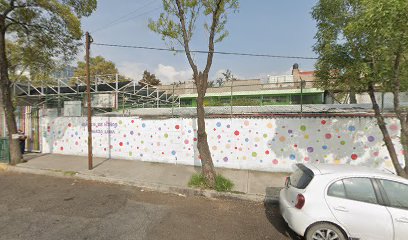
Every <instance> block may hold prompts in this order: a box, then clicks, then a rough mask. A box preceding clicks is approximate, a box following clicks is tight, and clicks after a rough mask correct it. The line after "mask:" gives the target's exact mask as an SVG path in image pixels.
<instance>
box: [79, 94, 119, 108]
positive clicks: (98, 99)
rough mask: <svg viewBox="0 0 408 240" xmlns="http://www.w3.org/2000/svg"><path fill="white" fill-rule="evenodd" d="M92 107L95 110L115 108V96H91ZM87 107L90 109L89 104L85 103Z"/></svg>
mask: <svg viewBox="0 0 408 240" xmlns="http://www.w3.org/2000/svg"><path fill="white" fill-rule="evenodd" d="M91 97H92V98H91V101H92V102H91V104H92V107H95V108H114V107H115V94H114V93H103V94H93V95H92V96H91ZM85 107H88V102H86V101H85Z"/></svg>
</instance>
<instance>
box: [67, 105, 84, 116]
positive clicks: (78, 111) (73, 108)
mask: <svg viewBox="0 0 408 240" xmlns="http://www.w3.org/2000/svg"><path fill="white" fill-rule="evenodd" d="M64 116H65V117H80V116H82V102H81V101H64Z"/></svg>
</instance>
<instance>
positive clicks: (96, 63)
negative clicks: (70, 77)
mask: <svg viewBox="0 0 408 240" xmlns="http://www.w3.org/2000/svg"><path fill="white" fill-rule="evenodd" d="M89 71H90V76H91V78H94V77H95V76H101V77H102V78H103V79H104V80H105V81H106V82H113V81H115V77H114V76H115V75H116V74H118V73H119V71H118V69H117V68H116V65H115V63H113V62H112V61H109V60H106V59H105V58H104V57H102V56H96V57H91V58H89ZM104 75H105V76H106V77H105V78H104V77H103V76H104ZM85 76H86V63H85V62H83V61H78V63H77V67H76V69H75V72H74V77H79V78H81V77H82V78H84V77H85Z"/></svg>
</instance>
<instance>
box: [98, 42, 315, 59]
mask: <svg viewBox="0 0 408 240" xmlns="http://www.w3.org/2000/svg"><path fill="white" fill-rule="evenodd" d="M92 44H93V45H97V46H105V47H120V48H134V49H145V50H156V51H167V52H185V50H182V49H171V48H157V47H146V46H131V45H120V44H108V43H92ZM190 52H192V53H204V54H208V53H209V51H203V50H191V51H190ZM213 53H214V54H220V55H235V56H248V57H267V58H286V59H303V60H316V59H318V58H317V57H302V56H285V55H271V54H256V53H240V52H221V51H214V52H213Z"/></svg>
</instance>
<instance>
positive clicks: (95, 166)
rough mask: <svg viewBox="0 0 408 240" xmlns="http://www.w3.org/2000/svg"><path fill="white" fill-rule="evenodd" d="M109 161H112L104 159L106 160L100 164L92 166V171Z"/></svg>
mask: <svg viewBox="0 0 408 240" xmlns="http://www.w3.org/2000/svg"><path fill="white" fill-rule="evenodd" d="M109 160H112V159H111V158H106V159H104V160H103V161H102V162H100V163H98V164H96V165H94V166H93V168H92V169H95V168H97V167H99V166H101V165H102V164H104V163H105V162H107V161H109Z"/></svg>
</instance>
